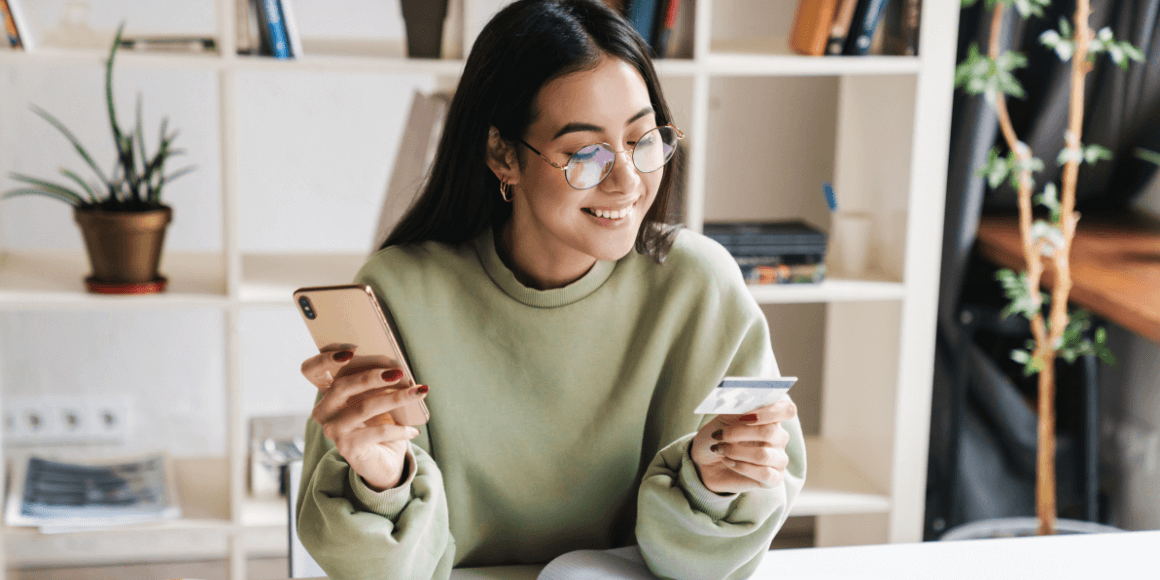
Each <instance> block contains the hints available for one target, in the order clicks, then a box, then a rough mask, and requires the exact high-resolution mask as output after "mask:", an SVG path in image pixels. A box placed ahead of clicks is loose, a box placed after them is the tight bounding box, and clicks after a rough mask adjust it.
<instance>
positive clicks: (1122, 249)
mask: <svg viewBox="0 0 1160 580" xmlns="http://www.w3.org/2000/svg"><path fill="white" fill-rule="evenodd" d="M978 248H979V252H980V253H981V254H982V256H983V257H984V258H986V259H988V260H990V261H992V262H994V263H996V264H999V265H1001V266H1005V267H1008V268H1012V269H1014V270H1017V271H1018V270H1022V269H1023V268H1024V261H1023V249H1022V244H1021V242H1020V240H1019V221H1018V218H1017V217H1016V216H984V217H983V218H982V220H981V221H980V222H979V238H978ZM1044 263H1045V264H1046V268H1045V272H1044V276H1043V287H1044V288H1051V286H1052V283H1053V282H1054V270H1053V268H1052V267H1051V263H1050V262H1048V261H1045V262H1044ZM1071 279H1072V290H1071V302H1072V303H1073V304H1076V305H1078V306H1081V307H1083V308H1086V309H1087V310H1089V311H1091V312H1093V313H1095V314H1098V315H1099V316H1102V317H1104V318H1106V319H1108V320H1110V321H1112V322H1115V323H1116V324H1118V325H1120V326H1122V327H1124V328H1126V329H1128V330H1130V331H1132V332H1134V333H1136V334H1138V335H1140V336H1143V337H1144V338H1147V339H1149V340H1151V341H1152V342H1155V343H1157V344H1160V219H1157V218H1154V217H1152V216H1149V215H1146V214H1142V213H1135V212H1132V213H1127V212H1119V213H1117V214H1106V215H1105V214H1092V215H1089V214H1084V215H1083V216H1082V217H1081V218H1080V220H1079V226H1078V228H1077V230H1076V235H1075V240H1073V241H1072V247H1071Z"/></svg>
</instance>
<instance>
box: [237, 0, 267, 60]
mask: <svg viewBox="0 0 1160 580" xmlns="http://www.w3.org/2000/svg"><path fill="white" fill-rule="evenodd" d="M234 10H235V17H236V18H237V24H236V25H235V27H236V28H235V32H236V33H237V40H236V42H237V49H238V54H257V53H258V52H259V51H261V42H262V33H261V31H259V30H258V13H257V5H256V4H255V3H254V0H235V2H234Z"/></svg>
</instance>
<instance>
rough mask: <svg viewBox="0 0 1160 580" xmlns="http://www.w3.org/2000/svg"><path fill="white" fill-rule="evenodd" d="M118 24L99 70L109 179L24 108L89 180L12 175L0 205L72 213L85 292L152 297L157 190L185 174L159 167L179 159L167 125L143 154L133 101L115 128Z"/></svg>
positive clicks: (164, 214) (166, 213)
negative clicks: (21, 201)
mask: <svg viewBox="0 0 1160 580" xmlns="http://www.w3.org/2000/svg"><path fill="white" fill-rule="evenodd" d="M124 27H125V26H124V24H122V25H121V26H120V28H118V29H117V34H116V37H115V38H114V40H113V46H112V48H111V49H110V50H109V58H108V60H107V61H106V63H105V103H106V105H107V107H108V112H109V124H110V126H111V128H112V135H113V142H114V144H115V145H116V148H117V158H116V161H115V162H114V164H113V169H112V172H111V173H107V174H106V173H105V172H104V171H102V170H101V168H100V166H99V165H97V163H96V162H95V161H94V160H93V158H92V156H90V155H89V153H88V151H86V149H85V147H84V146H83V145H82V144H81V142H80V141H79V140H78V139H77V137H76V136H75V135H73V133H72V131H70V130H69V129H68V128H67V127H65V126H64V124H63V123H61V122H60V121H59V120H57V119H56V117H54V116H52V115H51V114H50V113H49V112H48V111H45V110H44V109H41V108H40V107H37V106H36V105H32V110H33V111H34V112H35V113H36V114H37V115H39V116H40V117H42V118H43V119H44V120H45V121H48V123H49V124H51V125H52V126H53V127H55V128H56V129H57V130H58V131H60V132H61V133H62V134H63V135H64V136H65V138H67V139H68V140H69V142H70V143H71V144H72V146H73V147H74V148H75V149H76V151H77V153H78V154H80V156H81V158H82V159H83V160H84V161H85V163H86V164H87V165H88V166H89V167H90V168H91V169H92V171H93V173H94V174H95V175H96V178H97V179H96V181H92V182H90V181H86V180H85V179H83V178H82V177H81V176H80V175H78V174H77V173H75V172H73V171H71V170H69V169H65V168H62V169H61V170H60V173H61V175H63V176H64V177H65V178H67V179H68V180H69V181H71V183H69V184H61V183H56V182H51V181H47V180H44V179H39V178H36V177H32V176H29V175H25V174H22V173H16V172H12V173H10V174H9V175H10V176H11V178H12V179H13V180H16V181H18V182H21V184H22V187H20V188H18V189H13V190H10V191H8V192H6V193H4V195H3V198H10V197H16V196H23V195H40V196H45V197H50V198H52V199H56V200H59V201H62V202H64V203H67V204H69V205H71V206H73V215H74V217H75V219H76V221H77V224H78V225H79V226H80V228H81V232H82V235H83V237H84V240H85V247H86V249H87V250H88V255H89V262H90V265H91V266H92V269H93V274H92V275H91V276H90V277H88V278H86V285H87V286H88V288H89V290H90V291H93V292H101V293H138V292H154V291H159V290H162V289H163V288H164V285H165V279H164V278H163V277H161V276H160V275H159V274H158V265H159V264H160V260H161V247H162V244H163V242H164V237H165V228H166V227H167V225H168V224H169V222H170V221H171V220H172V216H173V211H172V209H171V208H170V207H169V206H166V205H164V204H163V203H162V202H161V194H162V191H163V190H164V188H165V186H166V185H167V184H168V183H170V182H172V181H173V180H174V179H176V178H178V177H180V176H182V175H184V174H186V173H188V172H190V171H192V170H193V168H192V167H186V168H183V169H180V170H178V171H176V172H173V173H171V174H168V175H166V174H165V172H164V169H165V162H166V161H167V160H168V159H169V158H170V157H171V156H174V155H179V154H181V153H182V151H181V150H180V149H176V148H174V147H173V141H174V139H175V138H176V136H177V132H176V131H174V132H169V130H168V120H163V121H162V122H161V131H160V137H159V139H158V145H157V151H156V152H155V153H154V154H153V155H149V154H148V153H147V152H146V150H145V138H144V135H143V133H142V125H143V123H142V120H141V99H140V98H139V97H138V99H137V125H136V126H135V127H134V128H133V129H132V130H131V131H125V130H123V129H122V128H121V126H120V124H119V123H118V122H117V112H116V108H115V107H114V105H113V61H114V58H115V57H116V55H117V49H118V47H119V46H120V44H121V34H122V32H123V30H124Z"/></svg>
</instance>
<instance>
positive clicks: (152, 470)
mask: <svg viewBox="0 0 1160 580" xmlns="http://www.w3.org/2000/svg"><path fill="white" fill-rule="evenodd" d="M9 475H10V478H11V479H10V481H9V486H8V497H7V503H6V505H5V509H4V523H5V524H7V525H9V526H39V527H40V529H41V531H42V532H46V533H56V532H63V531H69V530H74V529H92V528H101V527H107V526H117V525H126V524H136V523H145V522H155V521H161V520H169V519H176V518H179V517H181V506H180V504H179V502H178V496H177V483H176V479H175V476H174V468H173V461H172V459H171V458H170V457H169V455H168V454H166V453H152V454H147V455H141V456H136V457H126V458H107V459H92V458H88V457H84V458H75V457H70V458H61V457H46V456H41V455H24V456H17V457H14V458H13V459H12V461H11V462H10V465H9Z"/></svg>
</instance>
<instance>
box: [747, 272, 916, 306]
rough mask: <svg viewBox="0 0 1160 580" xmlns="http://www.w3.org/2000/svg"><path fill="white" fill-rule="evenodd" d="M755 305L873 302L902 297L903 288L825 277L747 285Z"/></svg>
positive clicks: (899, 283)
mask: <svg viewBox="0 0 1160 580" xmlns="http://www.w3.org/2000/svg"><path fill="white" fill-rule="evenodd" d="M747 288H749V292H750V293H752V294H753V297H754V298H755V299H756V300H757V302H758V304H800V303H813V302H874V301H883V300H902V299H903V298H904V297H905V296H906V288H905V286H903V284H902V283H901V282H888V281H882V280H843V279H840V278H837V279H827V280H823V281H822V282H820V283H818V284H764V285H749V286H747Z"/></svg>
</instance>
